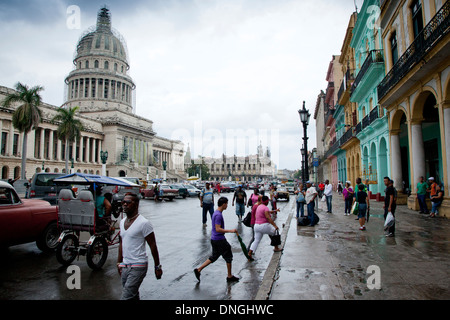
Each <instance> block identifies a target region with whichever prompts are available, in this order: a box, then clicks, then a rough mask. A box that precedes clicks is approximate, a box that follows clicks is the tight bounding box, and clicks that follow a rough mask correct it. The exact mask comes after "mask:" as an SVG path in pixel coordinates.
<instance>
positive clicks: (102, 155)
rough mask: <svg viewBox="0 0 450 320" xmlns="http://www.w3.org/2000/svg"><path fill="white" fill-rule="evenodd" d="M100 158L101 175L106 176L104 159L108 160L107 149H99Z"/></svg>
mask: <svg viewBox="0 0 450 320" xmlns="http://www.w3.org/2000/svg"><path fill="white" fill-rule="evenodd" d="M100 159H101V160H102V176H106V160H108V151H101V150H100Z"/></svg>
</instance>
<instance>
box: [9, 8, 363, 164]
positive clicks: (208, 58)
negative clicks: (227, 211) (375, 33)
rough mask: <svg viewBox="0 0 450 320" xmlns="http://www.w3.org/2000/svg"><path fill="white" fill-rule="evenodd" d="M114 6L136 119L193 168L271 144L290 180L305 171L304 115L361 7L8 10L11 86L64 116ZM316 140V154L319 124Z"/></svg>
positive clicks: (310, 132)
mask: <svg viewBox="0 0 450 320" xmlns="http://www.w3.org/2000/svg"><path fill="white" fill-rule="evenodd" d="M105 4H106V6H107V7H108V8H109V9H110V12H111V16H112V26H113V28H114V29H116V30H117V31H119V32H120V34H121V35H122V36H123V37H124V38H125V40H126V43H127V47H128V53H129V62H130V76H131V77H132V78H133V80H134V82H135V84H136V93H135V94H136V113H137V114H138V115H140V116H143V117H146V118H149V119H151V120H152V121H153V130H154V131H156V132H157V134H158V135H160V136H163V137H166V138H174V139H180V140H182V141H184V142H185V143H186V146H187V144H188V143H189V145H190V147H191V151H192V153H193V155H194V156H197V155H199V154H203V155H205V156H219V155H221V154H222V152H224V153H226V154H228V155H232V154H236V155H244V154H255V153H256V148H257V145H258V144H259V143H260V141H261V142H262V145H263V146H264V148H266V147H267V146H268V145H269V146H270V149H271V153H272V158H273V160H275V162H276V163H277V165H278V168H279V169H283V168H288V169H298V168H300V166H301V157H300V148H301V146H302V140H301V138H302V136H303V129H302V126H301V123H300V120H299V116H298V112H297V110H298V109H299V108H301V106H302V103H303V101H305V103H306V108H307V109H309V110H310V113H311V114H313V113H314V108H315V104H316V99H317V95H318V94H319V92H320V90H325V88H326V81H325V76H326V72H327V68H328V63H329V61H330V60H331V57H332V55H333V54H340V50H341V46H342V41H343V39H344V35H345V31H346V28H347V25H348V21H349V18H350V15H351V13H352V12H353V11H354V10H355V1H354V0H147V1H144V0H139V1H118V0H112V1H107V2H104V1H102V2H98V1H87V0H86V1H76V0H69V1H66V0H45V1H44V0H0V30H2V38H1V40H0V49H1V50H0V85H2V86H6V87H11V88H12V87H14V85H15V84H16V83H17V82H18V81H20V82H22V83H25V84H28V85H30V86H34V85H42V86H44V88H45V90H44V92H43V93H42V96H43V99H44V101H45V102H46V103H49V104H52V105H56V106H59V105H61V104H62V103H63V102H64V97H63V93H64V78H65V77H66V76H67V75H68V74H69V72H70V71H71V70H72V69H73V67H74V66H73V64H72V60H73V57H74V52H75V48H76V44H77V41H78V40H79V38H80V35H81V34H82V33H83V32H84V31H85V30H86V29H88V28H89V27H90V26H92V25H95V23H96V16H97V12H98V11H99V9H100V8H101V7H102V6H104V5H105ZM361 4H362V0H357V1H356V5H357V7H358V8H360V7H361ZM71 6H77V8H79V15H78V12H77V11H73V10H72V8H74V7H71ZM75 8H76V7H75ZM308 135H309V137H310V139H309V141H308V149H312V148H313V147H314V146H316V134H315V124H314V120H313V119H312V117H311V121H310V125H309V127H308Z"/></svg>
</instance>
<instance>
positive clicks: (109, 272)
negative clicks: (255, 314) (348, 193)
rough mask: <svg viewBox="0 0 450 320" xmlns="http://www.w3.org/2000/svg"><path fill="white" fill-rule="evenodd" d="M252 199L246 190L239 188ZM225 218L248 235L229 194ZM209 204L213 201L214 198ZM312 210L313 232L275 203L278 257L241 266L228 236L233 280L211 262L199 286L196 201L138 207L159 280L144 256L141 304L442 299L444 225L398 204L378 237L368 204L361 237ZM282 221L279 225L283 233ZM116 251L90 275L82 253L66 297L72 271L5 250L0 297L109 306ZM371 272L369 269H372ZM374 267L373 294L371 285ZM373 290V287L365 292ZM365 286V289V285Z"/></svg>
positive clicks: (206, 243)
mask: <svg viewBox="0 0 450 320" xmlns="http://www.w3.org/2000/svg"><path fill="white" fill-rule="evenodd" d="M247 194H250V191H247ZM223 195H224V196H227V197H228V199H229V207H228V209H227V210H226V211H225V212H224V219H225V228H226V229H233V228H237V229H238V231H239V233H240V235H241V237H242V238H243V241H244V243H246V244H248V243H249V241H250V239H251V229H250V228H247V227H245V226H244V225H243V224H242V223H238V220H237V217H236V214H235V207H233V206H231V200H232V194H231V193H226V194H223ZM216 199H217V198H216ZM323 205H324V203H321V204H320V206H319V208H317V207H316V212H317V214H318V215H319V217H320V222H319V224H317V225H316V226H315V227H301V226H297V223H296V219H295V202H294V199H293V197H291V200H290V202H285V201H280V202H278V207H279V208H280V209H281V212H280V213H279V215H278V219H277V221H276V223H277V225H278V226H279V227H280V230H281V238H282V246H283V247H284V251H283V253H276V254H274V253H273V251H272V249H273V247H270V246H269V240H270V239H269V238H268V237H267V236H266V237H264V238H263V240H262V241H261V243H260V245H259V247H258V249H257V251H256V254H255V258H256V260H255V261H254V262H248V261H247V259H246V258H245V256H244V254H243V253H242V251H241V248H240V245H239V242H238V240H237V237H236V235H234V234H226V237H227V239H228V241H229V242H230V244H231V246H232V251H233V255H234V259H233V274H234V275H235V276H237V277H239V278H240V279H241V280H240V281H239V282H237V283H233V284H228V283H227V282H226V280H225V277H226V264H225V261H224V260H223V259H222V258H219V259H218V260H217V261H216V262H215V263H213V264H211V265H209V266H208V267H207V268H205V269H204V270H203V272H202V276H201V280H202V281H201V282H200V283H199V282H197V279H196V278H195V276H194V273H193V269H194V268H195V267H198V266H200V265H201V263H203V262H204V261H205V260H206V259H207V258H208V257H209V255H210V253H211V245H210V234H211V223H210V218H208V226H207V227H206V228H203V226H202V221H201V208H200V204H199V200H198V199H197V198H187V199H176V200H174V201H172V202H170V201H169V202H162V203H154V201H153V200H141V204H140V212H141V214H143V215H144V216H145V217H146V218H148V219H149V220H150V221H151V222H152V224H153V226H154V229H155V235H156V241H157V244H158V249H159V255H160V260H161V264H162V266H163V272H164V274H163V276H162V279H161V280H156V278H155V276H154V273H153V261H152V258H151V255H150V250H149V248H148V247H147V252H148V255H149V263H150V268H149V272H148V273H147V276H146V278H145V279H144V282H143V284H142V285H141V289H140V295H141V299H145V300H158V299H164V300H253V299H255V300H266V299H269V300H279V299H282V300H309V299H319V300H322V299H323V300H359V299H363V300H396V299H401V300H403V299H425V300H428V299H449V298H450V289H449V288H450V282H449V277H448V268H449V267H450V221H449V220H448V219H445V218H428V217H426V216H425V215H420V214H419V213H417V212H415V211H412V210H409V209H407V208H406V206H398V207H397V212H396V219H397V223H396V236H395V238H386V237H385V236H384V232H383V221H384V219H383V209H382V206H383V204H382V203H381V202H376V201H371V218H370V222H369V223H367V224H366V226H367V230H365V231H360V230H359V224H358V221H356V220H355V216H354V215H351V216H344V215H343V201H342V198H341V197H339V196H338V195H337V194H336V193H335V194H334V196H333V214H328V213H326V212H325V211H324V210H322V209H320V208H321V207H322V206H323ZM283 224H286V225H285V227H282V225H283ZM116 261H117V246H115V247H114V246H113V247H110V250H109V256H108V260H107V262H106V264H105V265H104V266H103V268H102V270H100V271H92V270H91V269H90V268H89V267H88V266H87V264H86V260H85V257H84V256H81V257H80V259H79V260H75V261H74V263H73V264H74V265H76V266H78V267H79V268H80V270H81V289H80V290H78V289H73V290H70V289H68V287H67V284H66V283H67V279H68V278H69V277H70V276H71V274H68V273H67V270H66V268H65V267H61V266H60V264H59V263H58V262H57V260H56V257H55V254H45V253H42V252H41V251H39V249H37V247H36V245H35V244H34V243H30V244H26V245H20V246H15V247H11V248H10V249H9V250H8V251H7V252H6V253H3V254H2V263H1V264H0V299H3V300H4V299H8V300H14V299H24V300H36V299H43V300H67V299H70V300H95V299H100V300H117V299H119V298H120V296H121V292H122V288H121V283H120V277H119V275H118V273H117V270H116ZM373 268H375V269H373ZM374 270H375V271H377V270H378V272H379V278H378V284H379V287H376V284H377V281H375V280H377V278H374V277H375V276H376V274H375V271H374ZM374 285H375V287H373V286H374ZM371 286H372V287H371Z"/></svg>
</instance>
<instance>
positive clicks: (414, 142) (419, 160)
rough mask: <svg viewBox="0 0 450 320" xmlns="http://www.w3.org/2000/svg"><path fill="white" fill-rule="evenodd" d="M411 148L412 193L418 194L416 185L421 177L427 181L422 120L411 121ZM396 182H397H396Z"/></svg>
mask: <svg viewBox="0 0 450 320" xmlns="http://www.w3.org/2000/svg"><path fill="white" fill-rule="evenodd" d="M411 147H412V165H411V167H412V169H413V179H412V181H411V188H412V192H414V193H416V192H417V190H416V185H417V182H418V181H419V177H420V176H423V177H424V178H425V179H426V177H425V149H424V147H423V137H422V120H415V119H413V120H411ZM394 181H395V180H394Z"/></svg>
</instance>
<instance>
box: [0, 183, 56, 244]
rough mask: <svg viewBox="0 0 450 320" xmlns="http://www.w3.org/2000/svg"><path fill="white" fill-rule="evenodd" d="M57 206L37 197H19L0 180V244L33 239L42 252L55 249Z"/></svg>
mask: <svg viewBox="0 0 450 320" xmlns="http://www.w3.org/2000/svg"><path fill="white" fill-rule="evenodd" d="M57 210H58V208H57V207H56V206H52V205H50V203H49V202H48V201H44V200H40V199H20V197H19V196H18V195H17V192H16V190H15V189H14V187H12V186H11V185H10V184H9V183H6V182H3V181H0V247H9V246H13V245H17V244H22V243H28V242H33V241H36V245H37V247H38V248H39V249H40V250H42V251H45V252H50V251H53V250H54V249H56V247H57V245H58V238H59V231H58V227H57Z"/></svg>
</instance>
